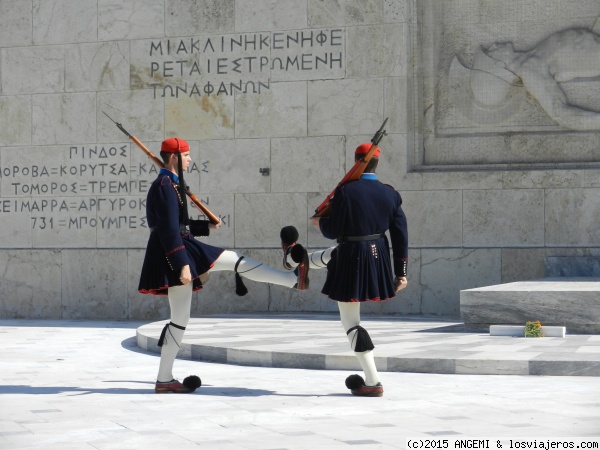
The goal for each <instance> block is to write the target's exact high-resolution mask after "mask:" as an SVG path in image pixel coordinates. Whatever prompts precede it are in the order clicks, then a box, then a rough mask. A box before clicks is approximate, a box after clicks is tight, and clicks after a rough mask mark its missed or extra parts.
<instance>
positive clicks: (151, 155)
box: [102, 111, 219, 224]
mask: <svg viewBox="0 0 600 450" xmlns="http://www.w3.org/2000/svg"><path fill="white" fill-rule="evenodd" d="M102 112H103V113H104V115H105V116H106V117H108V118H109V119H110V120H111V121H112V122H113V123H114V124H115V125H116V126H117V128H118V129H119V130H121V131H122V132H123V133H125V135H126V136H127V137H128V138H129V139H131V140H132V141H133V142H135V144H136V145H137V146H138V147H139V148H140V149H141V150H142V151H143V152H144V153H145V154H146V155H147V156H148V158H150V159H151V160H152V162H153V163H154V164H155V165H156V166H157V167H158V168H160V169H164V167H165V165H164V163H163V162H162V161H161V160H160V159H158V158H157V157H156V155H155V154H154V153H152V152H151V151H150V150H149V149H148V148H147V147H146V146H145V145H144V144H142V143H141V142H140V140H139V139H138V138H136V137H135V136H134V135H132V134H129V132H127V130H126V129H125V128H123V125H121V124H120V123H118V122H115V121H114V120H113V119H112V118H111V117H110V116H109V115H108V114H106V113H105V112H104V111H102ZM186 188H187V192H186V194H187V196H188V197H189V198H190V200H191V201H192V202H193V203H194V204H195V205H196V206H197V207H198V208H199V209H200V211H202V212H203V213H204V215H205V216H206V217H208V220H210V221H211V222H212V223H213V224H217V223H219V218H218V217H217V216H215V215H214V214H213V213H212V212H210V210H209V209H208V208H207V207H206V206H205V205H204V204H203V203H202V202H201V201H200V200H199V199H198V197H196V196H195V195H194V193H193V192H192V191H190V187H189V186H186Z"/></svg>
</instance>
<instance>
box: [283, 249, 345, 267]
mask: <svg viewBox="0 0 600 450" xmlns="http://www.w3.org/2000/svg"><path fill="white" fill-rule="evenodd" d="M334 249H335V247H329V248H328V249H325V250H317V251H314V252H311V253H309V254H308V262H309V268H311V269H326V268H327V263H328V262H329V260H330V259H331V252H332V251H333V250H334ZM286 261H287V263H288V264H289V265H290V266H291V267H296V266H298V263H297V262H295V261H294V260H293V259H292V255H291V254H288V255H287V257H286Z"/></svg>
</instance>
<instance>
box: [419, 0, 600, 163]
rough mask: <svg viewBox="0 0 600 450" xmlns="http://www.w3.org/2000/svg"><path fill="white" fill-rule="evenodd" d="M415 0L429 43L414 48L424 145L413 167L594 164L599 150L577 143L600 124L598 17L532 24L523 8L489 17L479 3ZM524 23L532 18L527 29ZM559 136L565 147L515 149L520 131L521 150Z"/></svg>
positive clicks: (590, 141) (586, 141) (585, 141)
mask: <svg viewBox="0 0 600 450" xmlns="http://www.w3.org/2000/svg"><path fill="white" fill-rule="evenodd" d="M419 5H420V6H419V7H420V8H421V14H420V16H419V17H421V18H422V22H421V24H420V26H421V28H422V29H423V34H424V36H426V37H425V39H431V40H432V45H431V47H430V48H429V50H425V51H422V53H421V62H422V64H423V65H422V70H423V75H424V76H423V77H422V80H423V86H422V87H423V92H424V96H423V99H422V104H421V107H422V111H423V115H422V122H421V128H420V131H422V133H423V148H422V149H421V150H417V154H416V158H415V161H416V165H417V168H423V169H425V168H427V167H448V166H455V167H465V166H476V167H477V168H490V169H494V168H496V169H498V168H500V169H502V168H506V167H507V166H508V167H510V166H511V165H519V167H532V168H533V167H542V166H550V165H551V166H553V167H555V166H556V164H564V165H565V166H566V167H579V166H581V165H582V164H585V166H583V167H589V165H590V164H593V163H600V158H598V152H596V151H583V150H581V149H586V148H589V147H590V146H592V147H594V145H595V143H596V139H595V138H594V136H593V134H594V133H592V132H594V131H597V130H600V26H597V25H596V22H597V17H596V18H594V19H593V20H592V19H591V18H590V19H585V20H584V19H581V18H569V17H565V18H561V17H559V15H558V13H557V17H555V18H554V20H552V21H547V22H546V23H538V24H535V22H534V19H535V17H534V16H533V15H532V14H533V12H532V11H530V12H528V11H526V10H525V8H524V11H521V12H519V11H515V14H516V17H514V18H511V21H508V18H504V20H507V21H506V22H500V23H496V22H494V21H492V20H491V19H490V20H489V22H488V21H487V19H488V18H487V17H486V16H484V15H483V9H484V6H485V5H484V4H483V2H475V3H474V2H472V1H471V2H468V4H463V3H461V2H455V1H450V2H444V3H443V4H440V3H437V2H424V3H421V4H419ZM478 8H479V9H478ZM467 10H468V11H467ZM473 11H475V12H473ZM519 14H522V15H523V16H524V17H523V19H522V20H521V16H519ZM528 14H529V15H531V17H529V16H528ZM530 23H531V24H535V26H534V25H531V28H530V29H528V28H527V27H528V26H529V24H530ZM542 26H544V27H542ZM431 49H433V50H431ZM564 136H568V137H569V139H568V140H567V145H566V146H564V147H563V148H561V149H560V151H558V152H557V151H548V152H544V151H542V149H540V151H534V153H531V152H530V153H528V154H527V155H525V154H524V153H523V154H520V153H519V151H516V152H515V149H516V146H515V142H516V141H515V140H518V141H519V142H521V143H522V142H523V139H525V140H526V141H528V142H527V145H525V146H524V147H522V148H523V149H527V148H529V149H531V147H532V146H534V147H535V146H537V145H538V144H536V142H538V143H539V146H541V145H544V144H543V142H547V141H548V139H549V138H551V139H559V140H561V138H562V137H564ZM569 144H570V145H571V146H572V147H573V151H571V150H572V149H571V148H569V147H570V145H569ZM596 165H597V164H596Z"/></svg>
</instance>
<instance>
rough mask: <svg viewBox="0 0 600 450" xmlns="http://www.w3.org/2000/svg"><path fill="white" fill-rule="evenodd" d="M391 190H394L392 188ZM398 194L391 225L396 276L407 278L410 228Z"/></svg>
mask: <svg viewBox="0 0 600 450" xmlns="http://www.w3.org/2000/svg"><path fill="white" fill-rule="evenodd" d="M390 189H393V188H392V187H391V186H390ZM395 194H396V197H397V198H396V208H395V209H394V214H393V216H392V220H391V223H390V238H391V241H392V250H393V252H394V275H396V276H397V277H405V276H406V271H407V265H408V227H407V224H406V215H405V214H404V211H403V210H402V197H401V196H400V194H399V193H398V192H396V191H395Z"/></svg>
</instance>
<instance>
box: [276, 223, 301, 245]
mask: <svg viewBox="0 0 600 450" xmlns="http://www.w3.org/2000/svg"><path fill="white" fill-rule="evenodd" d="M299 236H300V234H299V233H298V230H297V229H296V227H295V226H293V225H288V226H287V227H283V228H282V229H281V231H280V232H279V237H280V238H281V245H285V246H289V245H292V244H293V243H295V242H296V241H297V240H298V237H299Z"/></svg>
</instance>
